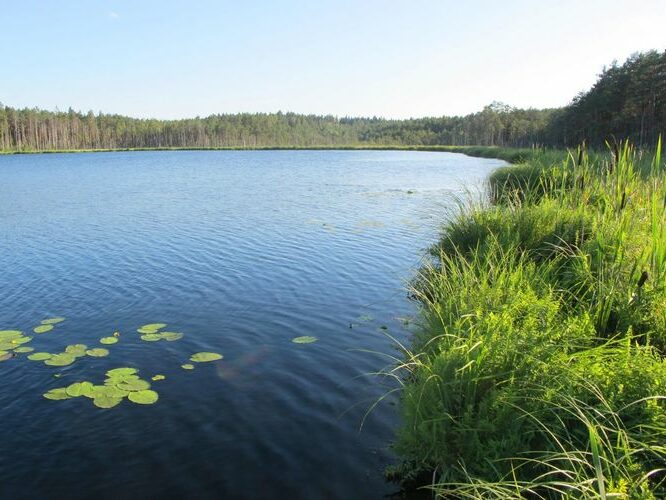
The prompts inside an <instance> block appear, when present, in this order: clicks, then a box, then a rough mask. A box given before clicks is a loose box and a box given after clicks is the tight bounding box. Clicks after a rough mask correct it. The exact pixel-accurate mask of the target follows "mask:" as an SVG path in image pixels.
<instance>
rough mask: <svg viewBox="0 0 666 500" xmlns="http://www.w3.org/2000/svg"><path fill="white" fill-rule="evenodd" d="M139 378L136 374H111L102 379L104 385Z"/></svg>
mask: <svg viewBox="0 0 666 500" xmlns="http://www.w3.org/2000/svg"><path fill="white" fill-rule="evenodd" d="M132 380H141V379H140V378H139V376H138V375H113V376H111V377H109V378H107V379H106V380H105V381H104V385H116V384H120V383H122V382H129V381H132Z"/></svg>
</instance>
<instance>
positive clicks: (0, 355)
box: [0, 351, 14, 361]
mask: <svg viewBox="0 0 666 500" xmlns="http://www.w3.org/2000/svg"><path fill="white" fill-rule="evenodd" d="M13 357H14V355H13V354H12V353H11V352H6V351H0V361H7V360H8V359H12V358H13Z"/></svg>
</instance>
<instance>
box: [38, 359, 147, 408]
mask: <svg viewBox="0 0 666 500" xmlns="http://www.w3.org/2000/svg"><path fill="white" fill-rule="evenodd" d="M44 397H45V398H46V399H51V400H57V401H60V400H64V399H72V398H80V397H85V398H88V399H92V403H93V405H95V406H96V407H98V408H103V409H108V408H113V407H115V406H117V405H119V404H120V403H121V402H122V400H123V399H125V398H127V399H128V400H129V401H131V402H132V403H136V404H141V405H149V404H154V403H156V402H157V400H158V399H159V395H158V394H157V392H155V391H153V390H151V389H150V383H149V382H148V381H146V380H142V379H141V378H139V376H138V370H137V369H135V368H129V367H121V368H114V369H113V370H109V371H107V372H106V379H105V380H104V383H103V384H102V385H94V384H93V383H92V382H89V381H81V382H74V383H73V384H70V385H68V386H67V387H61V388H57V389H51V390H50V391H48V392H46V393H45V394H44Z"/></svg>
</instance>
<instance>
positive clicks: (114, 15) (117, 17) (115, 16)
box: [109, 11, 120, 20]
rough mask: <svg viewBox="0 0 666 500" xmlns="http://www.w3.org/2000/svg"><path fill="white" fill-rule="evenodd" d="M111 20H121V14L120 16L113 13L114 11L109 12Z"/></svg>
mask: <svg viewBox="0 0 666 500" xmlns="http://www.w3.org/2000/svg"><path fill="white" fill-rule="evenodd" d="M109 18H110V19H114V20H115V19H119V18H120V14H118V13H117V12H113V11H111V12H109Z"/></svg>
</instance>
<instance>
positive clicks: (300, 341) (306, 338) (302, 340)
mask: <svg viewBox="0 0 666 500" xmlns="http://www.w3.org/2000/svg"><path fill="white" fill-rule="evenodd" d="M291 341H292V342H293V343H294V344H311V343H313V342H317V337H312V336H310V335H304V336H302V337H294V338H293V339H291Z"/></svg>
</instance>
